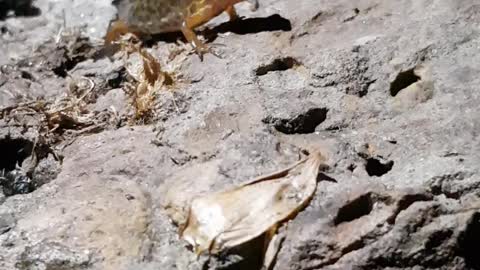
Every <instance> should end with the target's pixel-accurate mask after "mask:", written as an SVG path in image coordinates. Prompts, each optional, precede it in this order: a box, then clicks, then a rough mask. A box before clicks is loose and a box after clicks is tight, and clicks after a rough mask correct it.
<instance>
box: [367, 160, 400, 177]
mask: <svg viewBox="0 0 480 270" xmlns="http://www.w3.org/2000/svg"><path fill="white" fill-rule="evenodd" d="M393 163H394V162H393V160H390V161H387V162H386V163H382V162H381V161H380V160H378V159H376V158H368V159H367V164H365V170H367V173H368V175H369V176H382V175H384V174H386V173H388V172H389V171H390V170H391V169H392V167H393Z"/></svg>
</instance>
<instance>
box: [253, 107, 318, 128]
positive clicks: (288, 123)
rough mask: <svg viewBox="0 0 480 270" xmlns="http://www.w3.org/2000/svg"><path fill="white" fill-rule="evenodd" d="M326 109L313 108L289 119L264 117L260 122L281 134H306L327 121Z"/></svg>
mask: <svg viewBox="0 0 480 270" xmlns="http://www.w3.org/2000/svg"><path fill="white" fill-rule="evenodd" d="M327 113H328V109H327V108H313V109H310V110H308V111H306V112H305V113H302V114H300V115H297V116H294V117H292V118H289V119H280V118H276V117H271V116H269V117H266V118H264V119H263V120H262V122H263V123H265V124H270V125H273V127H274V128H275V129H276V130H277V131H279V132H281V133H283V134H308V133H313V132H315V129H316V128H317V126H318V125H320V124H321V123H322V122H324V121H325V120H326V119H327Z"/></svg>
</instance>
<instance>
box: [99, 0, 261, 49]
mask: <svg viewBox="0 0 480 270" xmlns="http://www.w3.org/2000/svg"><path fill="white" fill-rule="evenodd" d="M243 1H248V2H250V3H251V5H252V10H255V9H257V8H258V0H115V1H114V4H115V5H116V6H117V10H118V20H116V21H114V22H112V23H111V24H110V27H109V31H108V32H107V35H106V37H105V43H106V44H110V43H111V42H112V41H114V40H116V39H117V38H118V37H119V36H120V35H123V34H126V33H132V34H135V35H137V36H141V35H142V34H147V35H148V34H160V33H167V32H175V31H179V30H180V31H182V33H183V35H184V36H185V39H186V40H187V41H188V42H189V43H190V44H191V45H192V46H193V47H194V49H195V50H196V52H197V53H198V55H199V56H200V58H202V56H203V54H205V53H207V52H211V50H210V49H209V48H208V47H207V46H206V45H205V44H204V43H203V42H202V41H200V40H199V39H198V37H197V35H196V34H195V32H194V30H195V28H197V27H199V26H201V25H203V24H205V23H207V22H208V21H210V20H211V19H213V18H214V17H216V16H218V15H220V14H221V13H222V12H224V11H225V12H226V13H227V14H228V15H229V17H230V20H235V19H236V18H237V17H238V15H237V12H236V11H235V7H234V5H235V4H237V3H239V2H243Z"/></svg>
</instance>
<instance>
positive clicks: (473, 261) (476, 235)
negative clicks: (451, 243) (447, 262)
mask: <svg viewBox="0 0 480 270" xmlns="http://www.w3.org/2000/svg"><path fill="white" fill-rule="evenodd" d="M478 243H480V213H475V214H474V215H473V216H472V218H471V220H470V222H468V224H467V227H466V229H465V231H464V232H463V233H462V234H461V235H460V236H459V239H458V248H459V253H460V256H461V257H463V258H464V259H465V264H466V266H467V267H468V269H480V256H478Z"/></svg>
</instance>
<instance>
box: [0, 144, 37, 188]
mask: <svg viewBox="0 0 480 270" xmlns="http://www.w3.org/2000/svg"><path fill="white" fill-rule="evenodd" d="M0 149H1V151H2V154H1V155H0V187H1V190H0V191H1V192H3V193H4V195H5V196H12V195H15V194H25V193H30V192H32V191H33V190H34V189H35V188H34V186H33V182H32V181H31V179H30V177H29V176H27V175H26V173H25V172H23V171H22V170H21V169H19V167H20V166H21V165H22V163H23V161H24V160H25V159H27V158H28V157H29V156H30V155H31V154H32V150H33V143H32V142H31V141H29V140H25V139H11V138H5V139H2V140H0Z"/></svg>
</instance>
